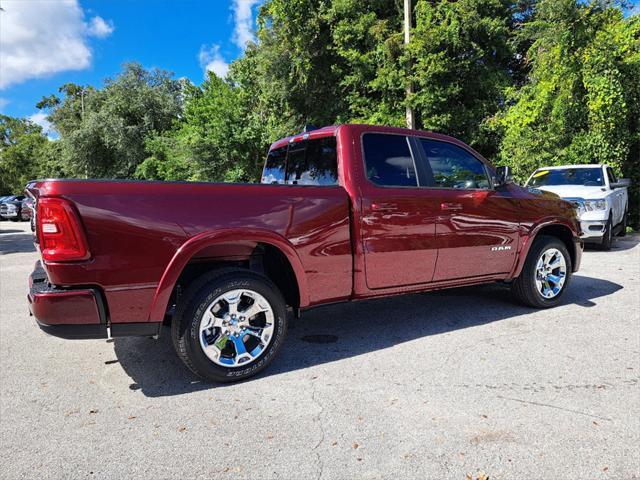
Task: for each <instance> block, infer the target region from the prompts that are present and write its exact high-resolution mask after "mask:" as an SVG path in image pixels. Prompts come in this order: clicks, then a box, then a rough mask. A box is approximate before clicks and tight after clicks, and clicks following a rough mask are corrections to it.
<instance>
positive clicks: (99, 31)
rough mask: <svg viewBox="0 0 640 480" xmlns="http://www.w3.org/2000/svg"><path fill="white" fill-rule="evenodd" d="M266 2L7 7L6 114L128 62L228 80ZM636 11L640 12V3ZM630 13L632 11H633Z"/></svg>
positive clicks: (1, 63) (68, 0)
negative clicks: (226, 76) (232, 64)
mask: <svg viewBox="0 0 640 480" xmlns="http://www.w3.org/2000/svg"><path fill="white" fill-rule="evenodd" d="M262 1H263V0H0V7H2V9H3V11H0V42H1V45H2V48H0V112H1V113H4V114H7V115H12V116H18V117H30V118H31V119H32V120H33V121H35V122H36V123H40V124H42V125H44V126H46V120H45V114H44V113H42V112H38V111H37V109H36V108H35V104H36V102H38V101H39V100H40V98H42V96H44V95H49V94H51V93H56V92H57V90H58V87H59V86H60V85H62V84H63V83H67V82H73V83H78V84H83V85H86V84H91V85H96V86H98V85H101V84H102V82H103V80H104V79H105V78H107V77H111V76H114V75H116V74H117V73H118V72H119V70H120V67H121V65H122V64H123V63H125V62H130V61H137V62H140V63H142V64H143V65H144V66H145V67H159V68H163V69H166V70H170V71H172V72H174V73H175V75H176V77H188V78H190V79H191V80H192V81H193V82H195V83H200V82H201V81H202V80H203V78H204V71H205V70H206V69H207V68H209V69H211V70H214V71H215V72H216V73H218V74H222V75H223V74H224V73H225V71H226V68H227V65H228V63H229V62H231V61H232V60H233V59H235V58H237V57H238V56H239V55H241V54H242V51H243V49H244V46H245V45H246V42H247V41H250V40H251V39H252V36H253V30H254V26H255V16H256V13H257V9H258V7H259V5H260V4H261V3H262ZM630 4H631V5H632V8H631V11H633V12H634V13H638V12H640V0H633V1H631V2H630ZM628 13H630V12H628Z"/></svg>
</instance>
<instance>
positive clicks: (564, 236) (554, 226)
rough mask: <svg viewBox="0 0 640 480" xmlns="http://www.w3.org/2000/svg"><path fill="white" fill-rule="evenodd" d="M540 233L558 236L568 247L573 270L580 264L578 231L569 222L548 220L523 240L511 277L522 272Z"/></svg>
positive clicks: (537, 226)
mask: <svg viewBox="0 0 640 480" xmlns="http://www.w3.org/2000/svg"><path fill="white" fill-rule="evenodd" d="M540 235H548V236H550V237H556V238H558V239H559V240H560V241H562V243H564V244H565V246H566V247H567V251H568V252H569V255H570V256H571V265H572V270H573V271H574V272H575V271H576V270H577V268H578V266H579V264H580V256H579V253H578V252H577V251H576V242H575V240H574V239H575V238H576V237H577V236H578V232H576V231H575V229H574V228H572V227H571V226H570V225H569V224H568V223H567V222H565V221H563V220H560V219H553V220H547V221H545V222H541V223H540V224H538V225H536V226H535V227H534V228H533V229H532V230H531V232H530V233H529V235H528V236H527V237H526V239H525V240H524V242H523V246H522V249H521V250H520V254H519V257H518V261H517V263H516V266H515V268H514V271H513V273H512V274H511V278H515V277H517V276H518V275H520V273H521V272H522V268H523V267H524V263H525V261H526V259H527V255H528V254H529V250H530V249H531V245H533V242H534V241H535V239H536V238H538V237H539V236H540Z"/></svg>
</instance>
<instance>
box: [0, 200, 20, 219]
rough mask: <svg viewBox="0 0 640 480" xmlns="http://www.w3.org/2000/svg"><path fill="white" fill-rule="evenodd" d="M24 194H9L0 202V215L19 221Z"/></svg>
mask: <svg viewBox="0 0 640 480" xmlns="http://www.w3.org/2000/svg"><path fill="white" fill-rule="evenodd" d="M24 199H25V196H24V195H11V196H9V197H7V198H5V199H4V200H2V202H0V217H2V218H3V219H7V220H12V221H14V222H18V221H20V212H21V210H22V201H23V200H24Z"/></svg>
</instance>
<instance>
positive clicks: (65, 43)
mask: <svg viewBox="0 0 640 480" xmlns="http://www.w3.org/2000/svg"><path fill="white" fill-rule="evenodd" d="M2 9H3V10H2V11H0V21H1V23H2V28H0V43H1V44H2V48H1V49H0V67H1V68H0V89H3V88H6V87H8V86H9V85H12V84H15V83H20V82H23V81H25V80H27V79H30V78H37V77H43V76H46V75H51V74H54V73H57V72H62V71H65V70H82V69H85V68H88V67H89V66H90V65H91V49H90V47H89V45H88V43H87V39H88V37H91V36H94V37H98V38H104V37H106V36H107V35H109V34H110V33H111V32H112V31H113V25H111V24H110V23H108V22H106V21H105V20H103V19H102V18H100V17H94V18H92V19H90V20H89V23H85V20H84V12H83V10H82V8H80V5H79V4H78V1H77V0H59V1H56V2H51V1H44V2H43V1H39V0H4V1H3V2H2Z"/></svg>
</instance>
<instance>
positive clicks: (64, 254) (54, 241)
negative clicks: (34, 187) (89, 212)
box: [36, 197, 89, 262]
mask: <svg viewBox="0 0 640 480" xmlns="http://www.w3.org/2000/svg"><path fill="white" fill-rule="evenodd" d="M37 209H38V211H37V215H36V222H37V228H38V241H39V244H40V252H41V253H42V258H43V260H45V261H49V262H68V261H73V260H86V259H87V258H89V249H88V248H87V240H86V239H85V236H84V231H83V230H82V226H81V225H80V221H79V220H78V216H77V215H76V213H75V211H74V210H73V207H72V206H71V204H70V203H69V202H68V201H66V200H64V199H62V198H46V197H45V198H40V199H39V200H38V204H37Z"/></svg>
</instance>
